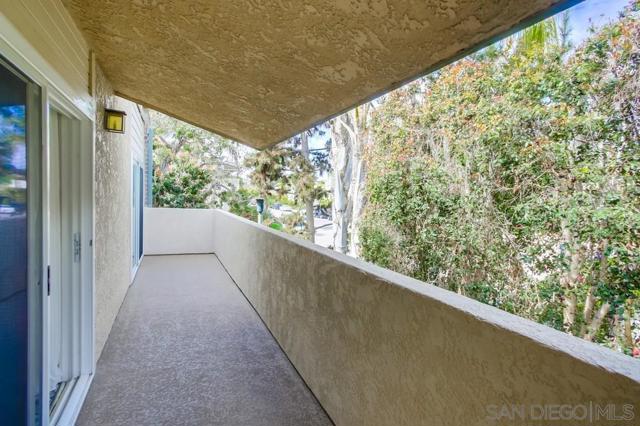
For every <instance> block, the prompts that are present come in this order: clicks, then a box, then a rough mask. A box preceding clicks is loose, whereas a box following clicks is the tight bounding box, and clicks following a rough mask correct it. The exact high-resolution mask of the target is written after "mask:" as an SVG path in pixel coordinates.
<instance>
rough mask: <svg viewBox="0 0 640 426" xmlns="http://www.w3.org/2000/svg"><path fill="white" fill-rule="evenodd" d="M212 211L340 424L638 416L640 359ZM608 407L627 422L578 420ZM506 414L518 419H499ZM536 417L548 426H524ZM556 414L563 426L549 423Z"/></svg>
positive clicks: (221, 249) (221, 236) (217, 236)
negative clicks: (519, 414) (522, 413)
mask: <svg viewBox="0 0 640 426" xmlns="http://www.w3.org/2000/svg"><path fill="white" fill-rule="evenodd" d="M213 216H214V217H213V218H214V227H213V233H212V235H213V249H214V252H215V253H216V254H217V256H218V257H219V258H220V260H221V261H222V263H223V264H224V266H225V267H226V268H227V270H228V272H229V274H230V275H231V276H232V278H233V279H234V281H235V282H236V283H237V285H238V286H239V287H240V289H241V290H242V291H243V292H244V294H245V296H246V297H247V298H248V299H249V301H250V302H251V303H252V304H253V306H254V307H255V309H256V310H257V312H258V313H259V314H260V316H261V317H262V319H263V320H264V322H265V324H266V325H267V327H269V329H270V330H271V332H272V333H273V335H274V337H275V338H276V339H277V341H278V342H279V343H280V345H281V346H282V348H283V349H284V351H285V352H286V354H287V355H288V357H289V358H290V360H291V361H292V363H293V364H294V366H295V367H296V368H297V370H298V371H299V372H300V374H301V376H302V377H303V378H304V380H305V381H306V382H307V384H308V385H309V387H310V388H311V390H312V391H313V393H314V394H315V395H316V397H317V398H318V400H319V401H320V403H321V404H322V405H323V407H324V408H325V409H326V411H327V412H328V414H329V415H330V416H331V418H332V419H333V420H334V421H335V423H336V424H337V425H344V426H356V425H367V426H374V425H381V426H382V425H384V426H388V425H394V426H396V425H407V426H417V425H451V426H462V425H464V426H471V425H495V424H503V425H506V424H508V425H523V424H559V425H563V424H571V425H576V424H583V423H584V424H617V425H625V424H628V425H633V424H637V423H636V422H638V421H640V404H639V403H640V361H638V360H634V359H632V358H630V357H626V356H624V355H621V354H618V353H615V352H613V351H611V350H609V349H606V348H602V347H599V346H597V345H595V344H592V343H589V342H586V341H583V340H581V339H578V338H575V337H572V336H569V335H566V334H564V333H561V332H558V331H555V330H552V329H550V328H548V327H545V326H542V325H539V324H536V323H534V322H531V321H528V320H524V319H521V318H519V317H516V316H513V315H510V314H508V313H505V312H502V311H500V310H498V309H495V308H492V307H489V306H486V305H483V304H481V303H478V302H476V301H473V300H471V299H468V298H466V297H463V296H460V295H457V294H455V293H452V292H449V291H445V290H443V289H440V288H437V287H434V286H430V285H427V284H425V283H422V282H419V281H417V280H414V279H411V278H408V277H405V276H403V275H400V274H396V273H393V272H391V271H388V270H385V269H382V268H378V267H375V266H373V265H370V264H367V263H365V262H361V261H358V260H355V259H351V258H349V257H347V256H344V255H341V254H339V253H335V252H333V251H330V250H327V249H324V248H321V247H318V246H314V245H312V244H310V243H307V242H305V241H301V240H299V239H296V238H293V237H290V236H287V235H285V234H283V233H279V232H276V231H272V230H269V229H267V228H265V227H262V226H259V225H257V224H254V223H252V222H249V221H246V220H244V219H241V218H238V217H236V216H233V215H231V214H229V213H226V212H222V211H215V213H214V215H213ZM609 404H615V406H614V407H613V409H612V408H611V406H609ZM625 404H628V405H627V406H626V407H624V405H625ZM633 404H635V406H634V405H633ZM560 405H564V406H565V407H564V408H559V406H560ZM566 406H570V408H569V409H568V408H566ZM607 406H609V408H608V413H609V414H608V415H611V413H614V412H615V414H614V415H616V416H624V413H626V414H627V417H628V415H629V410H630V409H629V407H631V413H632V415H633V416H634V420H626V421H619V422H615V423H607V422H606V421H604V420H598V419H596V418H595V417H592V418H590V419H586V420H585V419H580V418H579V417H581V416H582V415H583V412H584V410H583V408H581V407H584V409H591V410H593V409H595V408H597V407H604V408H607ZM504 407H506V408H507V409H508V410H516V412H517V410H519V409H520V408H519V407H524V410H525V415H526V416H528V417H527V418H526V419H524V420H523V419H520V418H518V417H517V415H516V416H515V417H513V419H512V418H510V417H509V416H506V417H505V416H504V415H501V414H500V413H503V414H504V413H505V412H504V411H502V410H503V409H504ZM542 409H546V410H547V411H546V413H547V414H545V415H546V416H547V418H548V419H550V420H552V421H546V422H545V421H542V422H540V421H538V422H535V421H530V420H531V419H532V417H531V416H532V415H533V416H536V415H540V413H541V410H542ZM560 410H562V411H560ZM569 410H570V411H571V412H572V413H573V414H572V413H571V412H570V411H569ZM623 410H627V411H625V412H623ZM560 412H562V413H563V414H562V415H563V416H565V417H566V416H570V417H571V420H565V421H553V418H555V417H557V416H559V415H560V414H558V413H560ZM592 413H593V412H592ZM496 418H499V420H500V421H494V419H496Z"/></svg>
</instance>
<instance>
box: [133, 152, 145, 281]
mask: <svg viewBox="0 0 640 426" xmlns="http://www.w3.org/2000/svg"><path fill="white" fill-rule="evenodd" d="M136 168H139V169H140V173H141V174H142V179H144V168H143V167H142V164H141V163H140V161H138V160H136V159H135V157H134V154H133V153H132V154H131V168H130V170H131V198H130V201H131V279H130V284H133V280H134V279H135V277H136V274H137V273H138V268H139V267H140V264H141V263H142V258H144V250H142V255H141V256H140V258H137V256H138V253H139V250H138V249H139V247H138V244H140V243H141V242H140V235H139V233H142V232H144V231H143V227H144V226H143V224H142V223H140V226H139V227H138V228H137V227H136V221H137V220H138V214H139V213H142V214H144V180H143V181H142V183H141V187H140V191H141V192H140V193H138V194H136V184H139V183H140V179H135V177H136V176H135V169H136ZM138 197H141V198H140V199H139V198H138ZM140 203H142V206H141V205H140ZM139 209H142V211H141V212H139Z"/></svg>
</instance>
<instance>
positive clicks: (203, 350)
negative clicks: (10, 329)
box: [77, 255, 332, 426]
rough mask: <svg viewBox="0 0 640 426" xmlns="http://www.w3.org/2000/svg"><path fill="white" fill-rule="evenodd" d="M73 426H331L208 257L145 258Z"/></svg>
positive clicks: (216, 263)
mask: <svg viewBox="0 0 640 426" xmlns="http://www.w3.org/2000/svg"><path fill="white" fill-rule="evenodd" d="M77 424H78V425H81V426H82V425H110V426H114V425H136V426H142V425H154V426H155V425H225V426H233V425H243V426H252V425H278V426H286V425H292V426H293V425H295V426H301V425H331V424H332V422H331V420H330V419H329V418H328V417H327V415H326V413H325V412H324V410H323V409H322V407H321V406H320V405H319V404H318V402H317V400H316V399H315V398H314V396H313V395H312V394H311V392H310V391H309V389H308V388H307V386H306V385H305V383H304V382H303V380H302V379H301V378H300V376H299V375H298V373H297V372H296V370H295V369H294V368H293V366H292V365H291V363H290V362H289V360H288V359H287V357H286V356H285V354H284V353H283V352H282V350H281V349H280V347H279V346H278V344H277V343H276V341H275V340H274V339H273V337H272V336H271V334H270V333H269V331H268V329H267V328H266V327H265V325H264V324H263V323H262V321H261V320H260V317H259V316H258V315H257V313H256V312H255V311H254V310H253V308H252V307H251V305H250V304H249V302H248V301H247V300H246V299H245V297H244V296H243V294H242V293H241V292H240V290H239V289H238V288H237V287H236V285H235V284H234V283H233V281H232V280H231V278H230V277H229V275H228V274H227V273H226V271H225V269H224V268H223V266H222V264H221V263H220V262H219V261H218V259H217V258H216V257H215V256H213V255H183V256H147V257H145V259H144V260H143V262H142V265H141V267H140V270H139V271H138V275H137V277H136V280H135V282H134V283H133V284H132V286H131V287H130V289H129V292H128V294H127V296H126V298H125V300H124V303H123V305H122V307H121V308H120V312H119V314H118V317H117V319H116V321H115V323H114V325H113V328H112V330H111V334H110V335H109V339H108V341H107V343H106V346H105V348H104V350H103V352H102V355H101V357H100V360H99V361H98V366H97V371H96V376H95V378H94V380H93V383H92V385H91V388H90V390H89V393H88V395H87V399H86V401H85V403H84V406H83V408H82V411H81V413H80V416H79V418H78V422H77Z"/></svg>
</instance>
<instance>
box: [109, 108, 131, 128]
mask: <svg viewBox="0 0 640 426" xmlns="http://www.w3.org/2000/svg"><path fill="white" fill-rule="evenodd" d="M126 116H127V113H126V112H124V111H117V110H115V109H105V110H104V128H105V130H106V131H108V132H114V133H124V120H125V117H126Z"/></svg>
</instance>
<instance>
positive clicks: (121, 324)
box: [0, 0, 640, 426]
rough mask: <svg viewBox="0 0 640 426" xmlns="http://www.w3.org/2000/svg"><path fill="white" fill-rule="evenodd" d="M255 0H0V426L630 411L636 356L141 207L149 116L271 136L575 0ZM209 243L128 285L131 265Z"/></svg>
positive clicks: (219, 225) (272, 236)
mask: <svg viewBox="0 0 640 426" xmlns="http://www.w3.org/2000/svg"><path fill="white" fill-rule="evenodd" d="M271 3H272V2H264V4H263V3H261V2H254V1H245V0H243V1H237V2H223V1H220V2H215V1H205V0H194V1H177V2H176V1H166V2H162V1H157V2H156V1H153V2H149V1H129V0H114V1H98V0H86V1H81V0H0V120H1V121H0V249H1V256H0V424H1V425H52V424H58V425H69V424H74V423H75V422H76V421H77V422H78V423H79V424H135V425H138V424H213V423H215V424H224V422H225V420H224V419H229V420H228V422H227V423H226V424H328V422H329V420H328V418H329V417H330V418H331V419H332V421H333V422H335V424H339V425H349V426H350V425H356V424H366V425H391V424H393V425H417V424H443V425H463V424H464V425H467V424H491V421H493V420H492V418H491V416H492V415H494V416H495V415H496V414H500V413H502V411H499V410H498V409H499V408H501V407H511V406H510V405H508V404H523V405H526V407H528V408H530V407H532V406H534V405H536V406H545V407H546V406H550V405H554V404H555V405H557V404H564V405H569V406H571V407H576V406H578V405H579V404H588V403H593V404H614V405H615V406H616V407H617V408H616V409H623V408H624V409H625V410H626V411H624V412H623V411H616V412H617V413H618V414H619V415H622V414H623V413H626V415H627V417H628V413H629V410H628V409H627V408H628V407H629V406H631V407H633V404H634V403H637V402H638V401H640V368H639V367H638V366H639V364H638V361H636V360H633V359H631V358H628V357H624V356H622V355H619V354H616V353H613V352H609V351H607V350H606V349H603V348H600V347H598V346H596V345H594V344H591V343H588V342H585V341H581V340H579V339H576V338H574V337H571V336H568V335H564V334H562V333H559V332H555V331H553V330H551V329H548V328H547V327H544V326H542V325H538V324H534V323H531V322H529V321H526V320H523V319H520V318H517V317H514V316H511V315H509V314H506V313H504V312H500V311H498V310H497V309H494V308H491V307H488V306H484V305H481V304H480V303H477V302H474V301H471V300H469V299H466V298H464V297H462V296H459V295H456V294H453V293H449V292H447V291H444V290H441V289H437V288H433V287H430V286H427V285H424V284H423V283H419V282H417V281H415V280H412V279H409V278H407V277H403V276H401V275H399V274H395V273H392V272H390V271H387V270H383V269H381V268H377V267H373V266H372V265H369V264H366V263H364V262H360V261H357V260H354V259H350V258H348V257H346V256H343V255H341V254H337V253H333V252H330V251H328V250H325V249H322V248H318V247H316V246H313V245H311V244H309V243H307V242H303V241H299V240H296V239H295V238H292V237H290V236H286V235H283V234H280V233H274V232H272V231H270V230H267V229H265V228H263V227H260V226H258V225H255V224H251V223H249V222H246V221H243V220H241V219H238V218H235V217H233V216H231V215H228V214H226V213H224V212H221V211H209V210H201V211H192V210H185V211H180V210H177V211H175V210H171V209H145V208H144V206H145V205H146V206H148V205H149V200H150V191H151V181H150V180H149V176H150V175H149V173H150V172H151V170H150V168H151V161H150V146H149V141H150V140H151V135H150V133H149V120H148V116H147V114H146V112H145V109H144V107H143V106H142V105H146V106H149V107H154V108H156V109H158V110H161V111H165V112H167V113H169V114H172V115H174V116H176V117H179V118H182V119H184V120H186V121H189V122H191V123H194V124H196V125H199V126H201V127H203V128H208V129H211V130H213V131H217V132H218V133H220V134H223V135H226V136H229V137H231V138H234V139H237V140H240V141H242V142H243V143H245V144H247V145H250V146H253V147H256V148H264V147H267V146H271V145H273V144H275V143H277V142H279V141H280V140H283V139H285V138H286V137H289V136H290V135H292V134H296V133H298V132H299V131H300V130H301V129H304V128H307V127H309V126H310V125H312V124H314V123H317V122H319V121H322V120H324V119H326V118H328V117H330V116H332V115H335V114H336V113H338V112H340V111H343V110H345V108H348V107H351V106H354V105H356V104H358V103H360V102H363V101H364V100H366V99H370V98H371V97H373V96H375V95H378V94H381V93H384V92H385V91H388V90H390V89H392V88H394V87H397V86H398V85H399V84H400V83H401V82H405V81H408V80H410V79H412V78H415V77H416V76H418V75H422V74H424V73H426V72H428V71H431V70H433V69H436V68H437V67H439V66H441V65H442V64H444V63H448V62H451V61H452V60H454V59H456V58H458V57H460V56H461V55H463V54H465V53H468V52H471V51H473V50H474V49H478V48H480V47H482V46H484V45H486V44H487V43H489V42H490V41H491V40H493V39H495V38H496V37H499V36H502V35H505V34H507V33H508V32H510V31H513V30H515V29H517V28H519V27H521V26H522V25H525V24H526V23H529V22H533V21H535V20H539V19H541V18H543V17H544V16H547V15H548V14H550V13H554V12H557V11H559V10H561V9H562V8H564V7H567V6H569V5H571V4H574V3H576V2H575V1H559V0H532V1H527V2H522V1H517V0H491V1H489V0H482V1H476V2H469V1H461V2H451V1H447V2H445V1H436V0H432V1H415V2H407V1H404V0H389V1H387V2H384V1H373V2H360V1H353V2H336V4H335V5H334V6H331V7H330V6H328V5H327V2H323V1H320V0H307V1H305V2H304V5H297V2H290V4H289V5H275V4H271ZM369 3H371V4H372V5H371V6H367V5H368V4H369ZM329 9H330V10H329ZM342 17H346V18H347V19H342ZM354 43H355V44H354ZM345 46H349V48H346V47H345ZM118 95H119V96H118ZM125 97H126V98H127V99H133V100H136V101H135V102H133V101H130V100H126V99H125ZM136 102H137V103H136ZM106 110H117V111H123V112H125V113H126V126H125V129H124V133H113V132H109V131H107V130H105V113H106ZM143 230H145V231H146V232H143ZM203 253H204V254H208V255H207V256H204V257H202V256H201V257H198V256H196V257H195V258H194V257H192V256H181V257H179V258H178V257H176V256H167V257H166V258H153V260H150V261H149V263H148V265H149V267H148V268H147V269H145V265H143V266H142V268H141V271H143V272H144V274H143V273H142V272H141V273H140V274H139V275H138V278H137V279H136V272H137V271H138V267H139V266H140V263H141V260H142V257H143V254H146V255H176V254H181V255H182V254H189V255H193V254H203ZM211 253H215V255H216V256H217V257H214V256H212V255H211ZM203 259H204V260H203ZM175 265H182V266H175ZM172 268H173V269H172ZM176 268H177V269H176ZM179 268H183V269H179ZM207 268H209V269H207ZM210 276H211V277H213V278H212V279H214V278H215V280H216V283H217V284H216V286H217V285H218V284H219V283H224V284H225V285H228V286H227V287H224V288H223V287H219V286H218V287H216V286H211V288H209V287H201V286H199V285H200V284H202V281H203V280H206V279H207V277H210ZM134 279H135V282H136V285H134V286H133V287H131V288H130V285H131V284H132V282H134ZM154 281H157V282H158V286H157V287H154ZM234 283H235V284H234ZM165 284H166V285H165ZM163 285H164V286H163ZM221 285H222V284H221ZM235 285H237V288H236V287H235ZM136 286H138V288H136ZM238 288H239V289H241V290H242V292H243V294H244V296H246V299H245V298H244V296H242V295H240V293H239V292H238ZM216 289H218V290H216ZM171 291H174V292H175V293H170V294H168V293H167V292H171ZM216 291H219V292H220V293H215V292H216ZM234 291H235V292H236V293H237V294H236V293H234ZM128 292H129V295H128ZM185 292H187V293H185ZM188 292H192V293H188ZM214 293H215V294H214ZM218 296H219V297H218ZM240 296H242V297H240ZM220 300H223V301H224V303H221V304H216V303H218V302H219V301H220ZM247 300H249V301H250V302H251V304H252V305H253V307H254V308H255V311H256V312H257V313H258V314H259V315H260V317H261V319H262V320H263V321H264V324H265V325H266V326H267V327H268V328H269V331H270V332H271V333H272V334H273V338H275V339H276V340H277V342H278V344H279V347H278V345H276V344H275V342H274V341H273V338H272V337H271V334H268V333H263V331H264V330H262V329H261V328H260V327H263V326H262V323H261V322H259V321H258V322H257V323H256V322H255V321H254V322H251V321H253V320H251V321H250V319H251V318H253V319H255V318H254V317H252V315H255V312H254V311H253V310H252V309H251V307H250V306H249V304H248V302H247ZM123 301H125V303H124V304H123ZM227 302H228V303H231V305H229V306H234V309H232V310H228V311H227V310H225V309H226V308H225V307H226V306H227ZM206 303H210V305H207V304H206ZM139 306H142V307H143V308H144V309H140V310H136V307H139ZM190 306H193V309H190V308H189V307H190ZM209 306H215V307H216V309H219V311H216V312H212V311H211V309H208V307H209ZM181 307H182V308H181ZM151 308H153V309H151ZM212 309H213V308H212ZM119 311H120V315H121V317H118V319H117V316H118V315H119ZM218 312H219V313H221V314H222V313H223V314H225V315H227V317H224V318H223V317H219V316H214V317H212V318H209V315H212V314H217V313H218ZM240 313H241V314H242V315H240ZM146 314H148V315H149V316H148V317H144V315H146ZM182 315H184V317H185V318H188V321H184V322H181V320H180V319H181V316H182ZM247 318H249V319H247ZM204 319H207V320H206V321H205V320H204ZM114 324H116V325H115V326H114ZM252 324H253V325H252ZM256 324H257V325H256ZM127 327H139V328H138V329H136V330H137V331H136V333H138V334H136V335H135V336H134V337H131V336H126V333H128V332H129V331H128V330H130V329H128V328H127ZM190 327H193V328H194V329H196V330H199V332H198V333H195V334H190V336H191V337H190V339H191V340H189V341H188V342H187V340H181V339H182V335H181V333H188V330H190ZM216 327H218V328H216ZM225 327H226V328H225ZM243 327H246V330H249V331H250V332H249V331H247V332H244V330H245V329H244V328H243ZM220 328H222V329H224V330H227V331H229V332H231V333H235V334H233V336H234V337H233V338H229V339H228V340H225V339H224V336H223V333H222V334H221V332H220ZM200 331H201V332H200ZM445 331H446V332H445ZM110 333H111V337H110ZM123 333H124V334H123ZM260 333H263V334H260ZM125 337H127V338H125ZM198 337H199V338H201V339H202V340H201V341H197V340H193V339H196V338H198ZM218 338H219V339H220V341H221V342H223V343H224V345H223V347H220V346H217V342H218V340H216V339H218ZM238 339H249V340H242V342H240V343H241V345H240V346H239V347H236V346H234V344H235V343H238ZM250 339H254V340H255V341H256V350H255V351H252V348H251V343H252V341H251V340H250ZM108 340H109V342H110V344H107V341H108ZM258 341H260V342H261V343H258ZM119 344H120V345H121V346H118V345H119ZM136 345H140V347H138V346H136ZM225 345H226V346H225ZM260 345H263V346H260ZM232 348H236V349H238V351H239V352H238V356H237V357H236V356H235V354H234V353H233V352H230V351H231V350H232ZM264 348H267V349H268V350H267V349H264ZM262 349H264V351H263V350H262ZM283 351H284V353H286V357H285V356H284V353H283ZM225 356H226V357H225ZM216 357H219V358H216ZM287 358H288V359H289V360H290V361H291V363H292V364H293V366H294V367H295V370H294V368H293V367H291V366H290V365H289V364H288V361H287ZM98 360H99V361H100V362H98ZM122 360H127V361H126V362H125V361H122ZM242 360H254V361H255V360H257V361H256V364H252V365H251V366H249V365H247V366H244V365H243V364H242ZM273 360H276V361H273ZM263 361H264V363H263ZM246 362H247V363H249V362H250V361H246ZM270 362H271V363H270ZM137 363H139V364H137ZM153 363H156V364H157V366H158V367H157V368H154V365H151V364H153ZM267 366H268V367H267ZM133 367H136V368H133ZM225 368H230V369H233V368H235V369H233V370H232V371H233V374H231V373H230V374H228V375H224V370H225ZM270 368H273V369H274V370H270ZM101 369H102V370H101ZM101 371H102V372H103V373H101ZM230 371H231V370H230ZM273 371H281V372H283V373H282V374H286V375H287V378H286V380H281V381H278V380H277V378H278V376H277V374H273ZM247 372H248V373H247ZM243 373H247V375H246V376H241V375H242V374H243ZM298 373H299V376H298ZM101 374H104V375H103V376H101ZM214 374H215V375H216V376H215V377H216V378H213V376H210V375H214ZM240 377H243V378H240ZM253 377H262V378H263V379H264V380H265V381H263V382H261V383H259V384H258V385H259V386H255V387H254V386H253V384H251V383H244V382H243V381H242V380H247V381H250V380H253ZM94 378H95V380H94ZM234 379H235V380H236V382H238V383H236V382H234ZM155 380H159V381H160V382H157V381H155ZM162 380H168V382H163V381H162ZM301 380H304V381H305V382H306V384H307V385H308V388H306V387H305V386H304V385H301V383H302V381H301ZM92 381H93V385H92ZM167 383H168V384H167ZM90 388H91V390H89V389H90ZM229 389H233V391H231V390H229ZM224 392H229V394H228V395H227V394H224ZM311 392H312V393H313V396H311ZM221 394H222V395H221ZM87 395H89V396H87ZM314 397H315V398H317V400H316V399H315V398H314ZM85 399H86V402H85ZM83 404H84V408H82V407H83ZM136 404H137V405H136ZM320 405H321V406H322V408H320ZM242 406H243V407H245V408H246V410H247V413H244V414H243V413H241V412H242V411H243V410H241V409H236V408H237V407H242ZM230 407H236V408H234V409H231V408H230ZM301 407H303V408H301ZM491 407H493V408H491ZM621 407H622V408H621ZM511 408H513V407H511ZM516 408H517V407H516ZM323 409H324V411H323ZM305 410H309V411H305ZM508 410H509V409H508ZM508 410H507V411H508ZM325 411H326V412H325ZM81 412H82V414H80V413H81ZM309 412H312V414H308V413H309ZM632 412H633V411H632ZM608 413H609V414H611V412H610V411H609V412H608ZM635 415H636V416H640V407H639V406H635ZM78 416H80V417H78ZM175 416H178V417H177V418H178V419H179V420H175V418H176V417H175ZM234 416H235V417H234ZM243 416H244V417H243ZM171 419H173V420H171ZM221 419H222V420H221ZM239 419H244V420H239ZM247 419H249V420H247ZM275 419H280V420H275ZM292 419H293V420H292ZM295 419H298V420H295ZM300 419H302V420H300ZM172 422H173V423H172ZM503 424H518V422H515V423H503ZM593 424H598V421H594V423H593Z"/></svg>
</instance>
